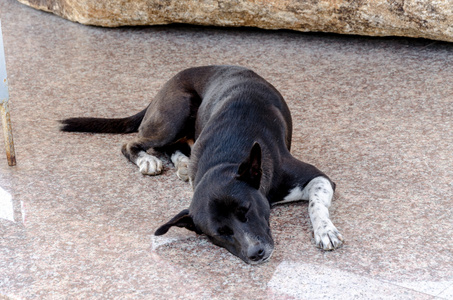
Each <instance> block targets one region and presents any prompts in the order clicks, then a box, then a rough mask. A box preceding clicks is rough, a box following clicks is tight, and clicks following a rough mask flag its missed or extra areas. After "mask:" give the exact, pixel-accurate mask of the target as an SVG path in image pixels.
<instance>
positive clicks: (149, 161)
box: [135, 151, 162, 175]
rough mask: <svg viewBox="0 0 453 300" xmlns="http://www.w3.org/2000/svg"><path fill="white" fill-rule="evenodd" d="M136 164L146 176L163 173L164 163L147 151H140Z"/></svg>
mask: <svg viewBox="0 0 453 300" xmlns="http://www.w3.org/2000/svg"><path fill="white" fill-rule="evenodd" d="M135 164H136V165H137V166H138V167H139V169H140V172H141V173H142V174H144V175H158V174H160V173H161V172H162V161H161V160H160V159H158V158H157V157H155V156H152V155H150V154H148V153H146V152H145V151H140V152H139V153H138V155H137V159H136V160H135Z"/></svg>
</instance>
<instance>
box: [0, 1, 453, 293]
mask: <svg viewBox="0 0 453 300" xmlns="http://www.w3.org/2000/svg"><path fill="white" fill-rule="evenodd" d="M0 13H1V20H2V29H3V36H4V42H5V52H6V64H7V68H8V76H9V77H8V80H9V88H10V96H11V98H10V100H11V118H12V122H13V130H14V138H15V146H16V154H17V166H16V167H13V168H12V167H9V166H8V164H7V162H6V157H5V155H4V152H3V153H1V152H0V187H1V188H2V189H3V190H4V192H6V193H8V194H9V195H10V196H11V197H9V196H8V195H6V196H5V197H2V198H0V200H3V199H5V200H3V202H2V201H0V209H2V210H3V211H4V213H2V214H0V215H1V216H3V217H1V218H0V299H2V297H5V296H6V297H7V299H102V300H104V299H197V300H198V299H276V300H280V299H397V300H400V299H452V295H453V267H452V266H453V252H452V236H453V224H452V215H453V206H452V199H453V168H452V166H453V155H452V153H453V135H452V132H453V84H452V82H453V60H452V57H453V44H451V43H444V42H433V41H427V40H416V39H409V38H369V37H357V36H353V37H351V36H340V35H329V34H313V33H310V34H306V33H300V32H289V31H264V30H256V29H243V28H234V29H231V28H229V29H223V28H213V27H209V28H206V27H194V26H186V25H173V26H155V27H134V28H130V27H124V28H108V29H107V28H100V27H92V26H82V25H80V24H76V23H72V22H68V21H66V20H63V19H61V18H59V17H56V16H54V15H50V14H47V13H45V12H42V11H37V10H33V9H30V8H29V7H26V6H24V5H21V4H19V3H18V2H17V1H15V0H2V1H0ZM209 64H231V65H242V66H246V67H249V68H252V69H254V70H255V71H256V72H257V73H259V74H260V75H262V76H263V77H264V78H266V79H267V80H268V81H270V82H271V83H272V84H273V85H275V86H276V87H277V88H278V89H279V90H280V91H281V93H282V95H283V96H284V97H285V99H286V100H287V102H288V105H289V108H290V110H291V112H292V116H293V123H294V136H293V142H292V153H293V154H294V156H295V157H298V158H300V159H302V160H304V161H307V162H309V163H312V164H314V165H316V166H318V167H319V168H320V169H321V170H323V171H324V172H326V173H327V174H328V175H329V176H331V178H332V179H333V180H334V181H335V182H336V183H337V191H336V193H335V200H334V201H333V203H332V207H331V209H330V212H331V217H332V221H333V222H334V224H335V225H336V226H337V227H338V228H339V229H340V230H341V232H342V234H343V235H344V237H345V240H346V242H345V245H344V247H343V248H341V249H338V250H337V251H333V252H323V251H320V250H319V249H317V248H316V247H315V246H314V244H313V242H312V237H311V231H312V229H311V226H310V221H309V217H308V211H307V209H308V207H307V203H306V202H301V203H294V204H288V205H281V206H277V207H275V208H274V209H273V210H272V212H271V218H270V223H271V228H272V233H273V237H274V240H275V252H274V254H273V256H272V258H271V259H270V260H269V261H268V262H267V263H265V264H263V265H259V266H250V265H246V264H244V263H243V262H242V261H241V260H240V259H238V258H237V257H235V256H233V255H231V254H230V253H229V252H227V251H226V250H225V249H222V248H219V247H216V246H214V245H212V244H211V243H210V242H209V241H208V240H207V239H206V238H205V237H200V236H196V235H195V234H193V233H190V232H188V231H187V230H184V229H179V228H178V229H172V230H171V231H170V232H169V233H168V234H167V235H164V236H162V237H154V236H153V232H154V231H155V230H156V228H157V227H158V226H159V225H161V224H162V223H163V222H165V221H167V220H168V219H169V218H170V217H172V216H173V215H174V214H175V212H179V211H180V210H182V209H184V208H186V207H187V206H188V205H189V203H190V197H191V195H192V191H191V188H190V186H189V184H187V183H184V182H182V181H181V180H179V179H178V178H177V177H176V175H175V170H174V168H173V166H172V165H171V164H169V163H168V164H166V165H165V169H164V172H163V174H162V175H160V176H156V177H147V176H143V175H142V174H140V173H139V171H138V169H137V167H136V166H134V165H133V164H131V163H129V162H128V161H127V160H126V159H125V158H124V157H123V155H122V154H121V149H120V148H121V145H122V143H123V142H125V141H127V140H129V139H131V138H133V137H134V136H135V134H131V135H107V134H101V135H92V134H76V133H62V132H59V131H58V126H59V124H58V122H57V120H59V119H62V118H67V117H71V116H103V117H121V116H127V115H132V114H134V113H136V112H138V111H140V110H141V109H143V108H144V107H146V105H148V103H149V102H150V101H152V98H153V96H154V95H155V94H156V93H157V91H158V89H159V88H160V87H161V86H162V85H163V84H164V83H165V82H166V80H168V79H169V78H170V77H171V76H173V75H174V74H175V73H177V72H178V71H180V70H182V69H184V68H187V67H191V66H199V65H209ZM0 150H1V149H0ZM4 192H0V196H1V195H5V193H4ZM11 201H12V203H11ZM11 206H12V207H13V215H12V216H11ZM11 217H13V218H14V220H15V222H12V221H10V220H11Z"/></svg>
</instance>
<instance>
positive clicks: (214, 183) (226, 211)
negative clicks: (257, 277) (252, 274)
mask: <svg viewBox="0 0 453 300" xmlns="http://www.w3.org/2000/svg"><path fill="white" fill-rule="evenodd" d="M261 175H262V170H261V148H260V146H259V144H257V143H255V144H254V146H253V147H252V150H251V152H250V155H249V157H248V158H247V159H246V160H245V161H244V162H242V163H241V164H240V165H239V167H238V166H237V165H236V166H233V165H232V166H226V167H225V166H220V167H218V168H213V169H211V170H210V171H209V172H207V173H206V174H205V175H204V176H203V179H202V180H201V181H200V182H199V183H198V184H197V186H196V188H195V192H194V196H193V199H192V203H191V205H190V208H189V209H185V210H183V211H181V212H180V213H179V214H177V215H176V216H175V217H173V218H172V219H171V220H170V221H169V222H167V223H166V224H164V225H162V226H161V227H160V228H159V229H157V231H156V233H155V235H162V234H165V233H166V232H167V231H168V230H169V229H170V228H171V227H172V226H177V227H185V228H187V229H189V230H192V231H195V232H196V233H198V234H205V235H207V236H208V237H209V239H210V240H211V241H212V242H213V243H214V244H216V245H218V246H221V247H224V248H226V249H227V250H228V251H230V252H231V253H233V254H234V255H236V256H238V257H239V258H241V259H242V260H244V261H245V262H246V263H250V264H257V263H261V262H264V261H266V260H268V259H269V258H270V256H271V254H272V251H273V249H274V242H273V240H272V236H271V231H270V227H269V215H270V205H269V202H268V201H267V199H266V197H265V196H264V195H263V193H262V192H260V190H259V188H260V182H261Z"/></svg>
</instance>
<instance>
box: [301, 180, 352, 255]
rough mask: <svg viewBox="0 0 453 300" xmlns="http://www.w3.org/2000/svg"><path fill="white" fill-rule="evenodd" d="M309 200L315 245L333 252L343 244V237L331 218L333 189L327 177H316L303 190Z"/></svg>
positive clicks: (309, 212)
mask: <svg viewBox="0 0 453 300" xmlns="http://www.w3.org/2000/svg"><path fill="white" fill-rule="evenodd" d="M302 192H303V194H304V195H303V197H304V198H308V200H309V204H308V214H309V215H310V220H311V223H312V225H313V231H314V237H315V243H316V245H317V246H318V247H319V248H322V249H324V250H333V249H335V248H338V247H340V246H341V245H342V244H343V237H342V236H341V234H340V233H339V232H338V230H337V228H336V227H335V226H334V225H333V223H332V221H331V220H330V218H329V207H330V204H331V202H332V196H333V189H332V185H331V184H330V182H329V180H328V179H327V178H325V177H322V176H320V177H316V178H314V179H313V180H311V181H310V182H309V183H308V184H307V186H306V187H305V188H304V189H303V191H302Z"/></svg>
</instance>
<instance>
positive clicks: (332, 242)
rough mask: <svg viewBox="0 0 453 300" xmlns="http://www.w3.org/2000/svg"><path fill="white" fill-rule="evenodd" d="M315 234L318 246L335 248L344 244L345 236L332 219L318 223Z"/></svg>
mask: <svg viewBox="0 0 453 300" xmlns="http://www.w3.org/2000/svg"><path fill="white" fill-rule="evenodd" d="M314 236H315V243H316V246H317V247H318V248H321V249H323V250H333V249H336V248H339V247H341V246H342V245H343V237H342V236H341V234H340V232H339V231H338V230H337V228H336V227H335V226H334V225H333V224H332V222H331V221H330V220H328V221H325V222H322V224H320V225H318V226H317V228H315V230H314Z"/></svg>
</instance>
